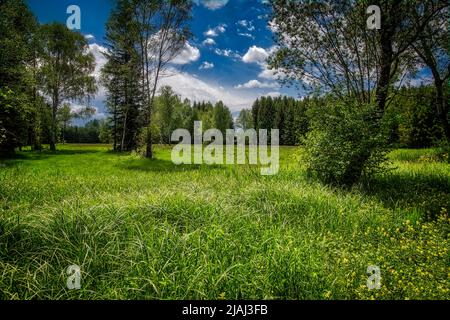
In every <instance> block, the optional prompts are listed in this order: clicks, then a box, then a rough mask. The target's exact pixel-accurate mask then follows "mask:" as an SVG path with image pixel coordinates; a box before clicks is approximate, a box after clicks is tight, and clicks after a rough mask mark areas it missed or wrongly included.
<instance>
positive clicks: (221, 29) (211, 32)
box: [203, 23, 227, 37]
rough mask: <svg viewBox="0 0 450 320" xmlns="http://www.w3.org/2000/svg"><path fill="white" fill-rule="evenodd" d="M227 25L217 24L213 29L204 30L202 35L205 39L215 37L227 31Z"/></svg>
mask: <svg viewBox="0 0 450 320" xmlns="http://www.w3.org/2000/svg"><path fill="white" fill-rule="evenodd" d="M226 28H227V25H226V24H224V23H222V24H219V25H218V26H217V27H215V28H211V29H208V30H206V31H205V32H204V33H203V34H204V35H205V37H217V36H218V35H219V34H221V33H224V32H225V31H227V29H226Z"/></svg>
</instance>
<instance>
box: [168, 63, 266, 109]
mask: <svg viewBox="0 0 450 320" xmlns="http://www.w3.org/2000/svg"><path fill="white" fill-rule="evenodd" d="M172 71H173V72H174V75H173V76H171V77H167V78H163V79H161V82H160V86H164V85H168V86H171V87H172V88H173V90H174V91H175V92H176V93H177V94H179V95H180V96H181V98H182V99H185V98H187V99H189V100H191V101H211V102H212V103H215V102H217V101H219V100H221V101H223V102H224V103H225V104H226V105H227V106H228V107H229V108H230V110H231V111H232V112H234V111H239V110H242V109H244V108H249V107H251V105H252V104H253V102H254V101H255V100H256V99H257V98H259V97H261V96H263V95H264V94H260V93H256V92H248V91H241V90H236V89H233V88H224V87H222V86H220V85H216V84H213V83H208V82H206V81H203V80H201V79H199V78H198V77H196V76H194V75H192V74H189V73H186V72H178V73H177V70H172Z"/></svg>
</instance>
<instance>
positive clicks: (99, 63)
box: [89, 43, 108, 79]
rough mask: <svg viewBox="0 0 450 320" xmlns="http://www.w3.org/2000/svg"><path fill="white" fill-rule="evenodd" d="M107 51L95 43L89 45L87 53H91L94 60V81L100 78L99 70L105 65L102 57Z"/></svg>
mask: <svg viewBox="0 0 450 320" xmlns="http://www.w3.org/2000/svg"><path fill="white" fill-rule="evenodd" d="M107 51H108V50H107V49H106V48H105V47H103V46H101V45H99V44H97V43H92V44H90V45H89V52H90V53H92V54H93V55H94V58H95V63H96V66H95V71H94V74H93V75H94V76H95V77H96V79H99V78H100V70H101V69H102V68H103V66H104V65H105V63H106V57H105V56H104V55H103V53H106V52H107Z"/></svg>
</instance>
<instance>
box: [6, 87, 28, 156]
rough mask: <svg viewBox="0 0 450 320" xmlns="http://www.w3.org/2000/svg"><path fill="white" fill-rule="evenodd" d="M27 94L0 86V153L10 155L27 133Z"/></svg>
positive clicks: (22, 141)
mask: <svg viewBox="0 0 450 320" xmlns="http://www.w3.org/2000/svg"><path fill="white" fill-rule="evenodd" d="M27 98H28V97H27V96H26V95H25V94H23V93H16V92H14V91H12V90H10V89H8V88H0V155H11V153H13V152H14V148H15V147H17V146H19V145H22V144H23V143H24V141H25V140H26V135H27V128H28V123H27V116H28V114H29V112H30V106H29V102H28V100H27Z"/></svg>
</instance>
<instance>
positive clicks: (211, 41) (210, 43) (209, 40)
mask: <svg viewBox="0 0 450 320" xmlns="http://www.w3.org/2000/svg"><path fill="white" fill-rule="evenodd" d="M203 44H204V45H206V46H213V45H215V44H216V42H215V41H214V39H212V38H206V39H205V40H204V41H203Z"/></svg>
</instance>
